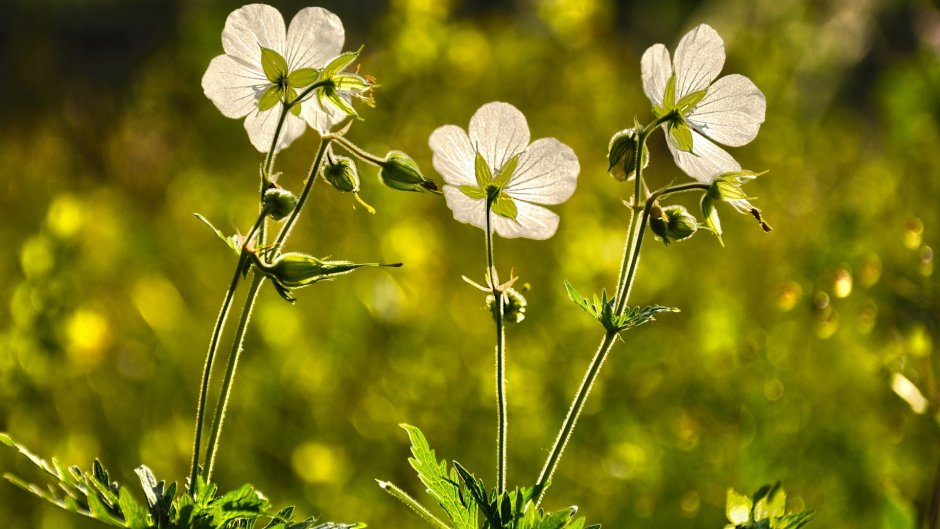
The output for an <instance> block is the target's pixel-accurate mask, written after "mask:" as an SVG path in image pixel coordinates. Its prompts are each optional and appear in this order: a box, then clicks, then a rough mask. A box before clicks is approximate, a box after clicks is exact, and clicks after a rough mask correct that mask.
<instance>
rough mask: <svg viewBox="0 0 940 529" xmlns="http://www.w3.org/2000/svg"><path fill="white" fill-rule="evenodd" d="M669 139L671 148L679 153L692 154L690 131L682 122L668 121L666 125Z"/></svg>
mask: <svg viewBox="0 0 940 529" xmlns="http://www.w3.org/2000/svg"><path fill="white" fill-rule="evenodd" d="M668 130H669V137H670V138H672V142H673V146H674V147H675V148H677V149H679V150H680V151H685V152H692V129H690V128H689V126H688V125H687V124H685V122H684V121H681V120H678V119H677V120H674V121H670V122H669V125H668Z"/></svg>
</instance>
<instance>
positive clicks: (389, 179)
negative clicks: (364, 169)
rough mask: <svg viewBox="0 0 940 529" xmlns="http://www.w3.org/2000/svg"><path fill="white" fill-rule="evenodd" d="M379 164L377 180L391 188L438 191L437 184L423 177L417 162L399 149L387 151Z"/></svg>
mask: <svg viewBox="0 0 940 529" xmlns="http://www.w3.org/2000/svg"><path fill="white" fill-rule="evenodd" d="M379 165H380V166H381V169H379V180H381V181H382V183H383V184H385V185H386V186H388V187H390V188H392V189H397V190H399V191H434V192H438V188H437V184H435V183H434V181H433V180H429V179H427V178H425V177H424V175H423V174H421V169H420V168H418V164H417V163H415V161H414V160H413V159H412V158H411V157H410V156H408V155H407V154H405V153H403V152H401V151H391V152H389V153H388V154H387V155H386V156H385V159H384V160H382V162H381V163H380V164H379Z"/></svg>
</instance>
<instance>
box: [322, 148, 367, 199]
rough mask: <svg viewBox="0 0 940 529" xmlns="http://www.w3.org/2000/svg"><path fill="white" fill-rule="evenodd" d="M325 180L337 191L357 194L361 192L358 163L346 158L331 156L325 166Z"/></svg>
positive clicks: (323, 172) (323, 170)
mask: <svg viewBox="0 0 940 529" xmlns="http://www.w3.org/2000/svg"><path fill="white" fill-rule="evenodd" d="M321 174H322V175H323V179H324V180H326V181H327V182H329V184H330V185H331V186H333V188H334V189H336V190H337V191H340V192H343V193H355V192H357V191H359V171H358V169H356V163H355V162H354V161H353V160H352V159H350V158H347V157H346V156H332V155H331V156H330V158H329V161H328V162H327V164H326V165H324V166H323V169H322V173H321Z"/></svg>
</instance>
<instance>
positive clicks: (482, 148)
mask: <svg viewBox="0 0 940 529" xmlns="http://www.w3.org/2000/svg"><path fill="white" fill-rule="evenodd" d="M468 131H469V132H470V141H471V143H472V144H473V145H474V147H475V148H476V149H475V150H476V151H478V152H479V153H480V154H481V155H483V159H484V160H486V162H487V163H488V164H490V169H492V170H493V172H494V173H495V172H496V171H498V170H499V168H500V167H502V166H503V164H505V163H506V160H508V159H510V158H512V157H513V156H515V155H517V154H519V153H521V152H522V151H523V150H524V149H525V148H526V146H528V145H529V125H528V123H526V120H525V116H524V115H522V112H520V111H519V109H518V108H516V107H514V106H512V105H510V104H509V103H502V102H493V103H487V104H485V105H483V106H482V107H480V108H479V109H478V110H477V111H476V112H475V113H474V114H473V117H471V118H470V128H469V129H468Z"/></svg>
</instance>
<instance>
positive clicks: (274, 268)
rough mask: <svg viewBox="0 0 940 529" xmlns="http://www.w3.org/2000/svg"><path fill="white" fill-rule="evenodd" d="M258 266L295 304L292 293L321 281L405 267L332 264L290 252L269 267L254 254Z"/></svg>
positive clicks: (328, 261)
mask: <svg viewBox="0 0 940 529" xmlns="http://www.w3.org/2000/svg"><path fill="white" fill-rule="evenodd" d="M252 257H253V258H254V264H255V266H257V267H258V269H259V270H261V272H262V273H264V274H265V275H266V276H268V277H269V278H270V279H271V281H272V282H273V283H274V287H275V289H277V292H278V294H280V295H281V297H283V298H284V299H285V300H287V301H289V302H291V303H293V302H294V301H295V298H294V297H293V295H291V291H292V290H293V289H295V288H303V287H306V286H310V285H312V284H314V283H319V282H320V281H329V280H331V279H335V278H336V277H338V276H341V275H346V274H348V273H350V272H352V271H353V270H356V269H359V268H364V267H379V266H389V267H399V266H401V265H402V264H401V263H391V264H385V263H354V262H352V261H331V260H327V259H318V258H316V257H314V256H312V255H308V254H305V253H300V252H288V253H284V254H281V255H279V256H277V257H276V258H275V259H274V261H273V262H271V263H266V262H264V259H262V258H261V257H260V256H259V255H258V254H252Z"/></svg>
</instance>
